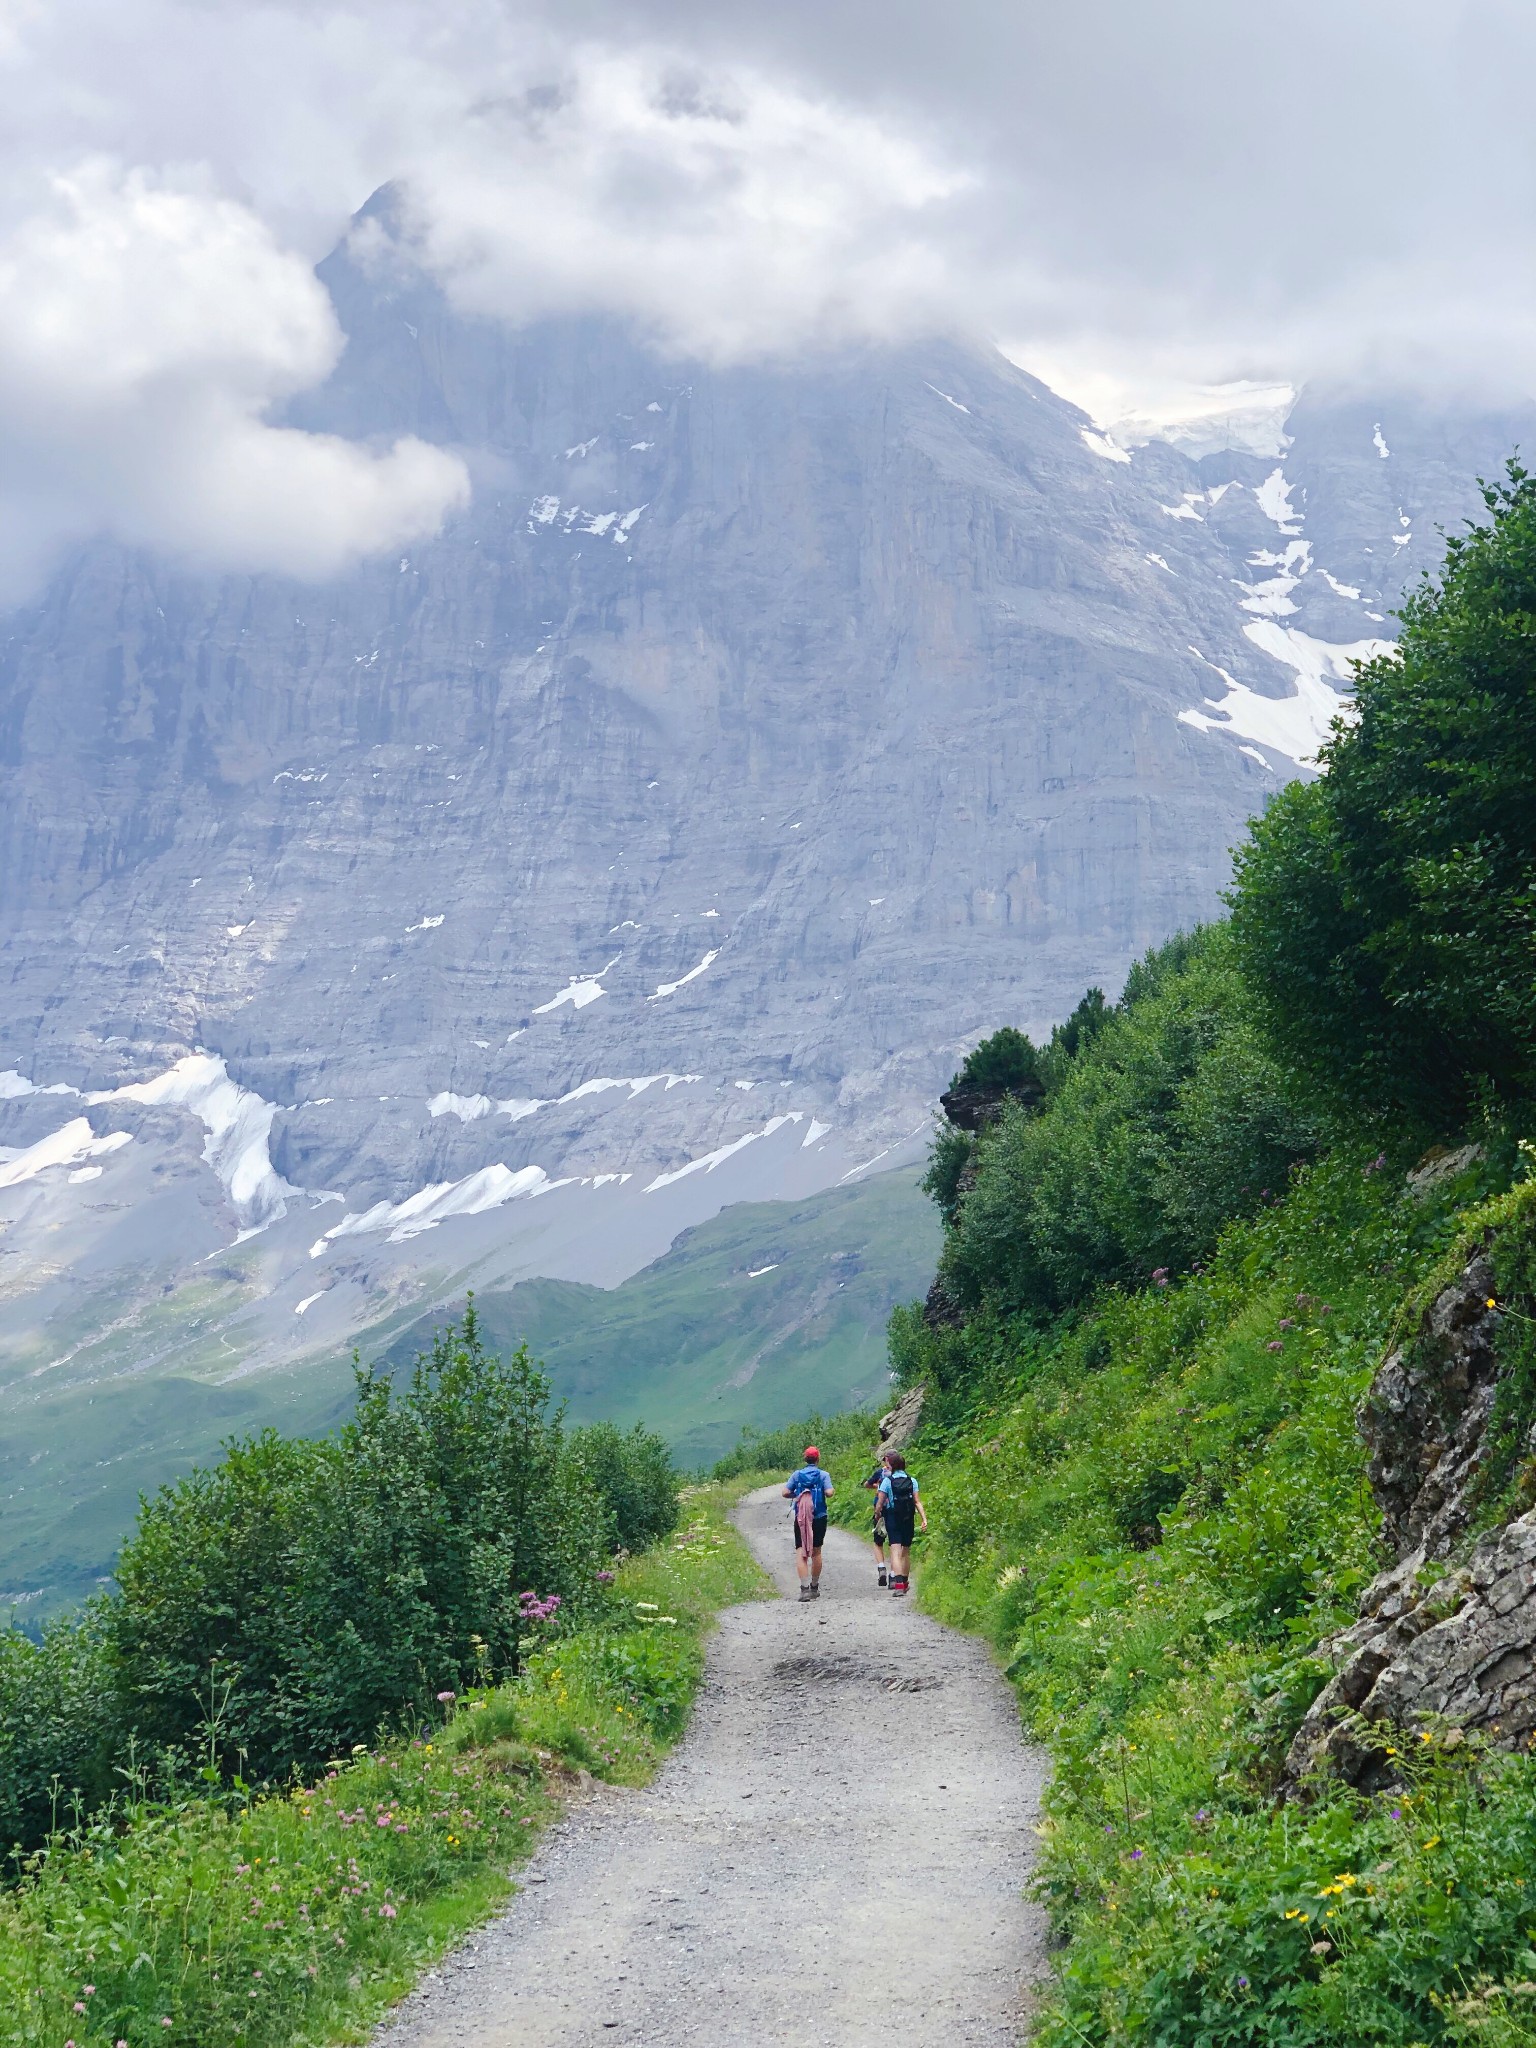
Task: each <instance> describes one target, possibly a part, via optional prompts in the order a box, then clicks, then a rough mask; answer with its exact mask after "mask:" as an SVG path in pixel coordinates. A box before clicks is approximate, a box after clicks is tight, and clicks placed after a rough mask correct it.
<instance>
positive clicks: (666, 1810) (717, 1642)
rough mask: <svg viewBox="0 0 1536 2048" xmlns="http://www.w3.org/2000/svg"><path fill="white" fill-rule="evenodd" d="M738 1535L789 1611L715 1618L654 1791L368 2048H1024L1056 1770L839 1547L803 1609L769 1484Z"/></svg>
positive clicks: (539, 1861) (572, 1846) (747, 1505)
mask: <svg viewBox="0 0 1536 2048" xmlns="http://www.w3.org/2000/svg"><path fill="white" fill-rule="evenodd" d="M736 1520H737V1524H738V1526H739V1527H740V1529H741V1531H742V1533H743V1535H744V1536H745V1537H746V1539H747V1541H748V1543H749V1544H750V1545H751V1547H752V1549H753V1551H754V1553H755V1554H756V1556H757V1557H758V1558H759V1560H760V1561H761V1562H762V1563H763V1564H764V1565H765V1566H766V1567H767V1568H768V1570H769V1571H770V1572H771V1573H772V1575H773V1578H774V1580H775V1582H776V1584H777V1586H778V1588H779V1591H780V1594H781V1596H782V1597H781V1598H780V1599H779V1600H776V1601H764V1602H758V1603H754V1604H752V1605H748V1606H741V1607H733V1608H729V1609H728V1610H727V1611H726V1612H725V1613H724V1614H722V1616H721V1617H720V1625H719V1627H718V1629H717V1630H716V1631H715V1633H714V1635H713V1636H712V1638H711V1639H710V1644H709V1658H708V1666H707V1669H706V1673H705V1678H704V1683H703V1685H702V1687H701V1688H700V1691H699V1695H698V1699H697V1702H696V1705H695V1708H694V1713H693V1718H692V1720H691V1722H690V1724H689V1727H688V1732H687V1734H686V1735H685V1736H684V1738H683V1740H682V1741H681V1742H680V1743H679V1745H678V1747H677V1748H676V1749H675V1750H674V1751H673V1753H672V1755H671V1756H670V1757H669V1758H668V1759H667V1761H666V1762H665V1764H664V1765H663V1766H662V1768H661V1770H660V1771H659V1772H658V1773H657V1775H656V1777H655V1779H654V1780H653V1781H652V1783H651V1784H650V1785H649V1786H648V1787H646V1788H645V1789H644V1790H643V1791H638V1792H637V1791H625V1790H616V1789H613V1788H608V1787H599V1788H597V1789H596V1790H595V1791H594V1792H593V1793H592V1794H591V1795H590V1796H588V1797H585V1798H583V1799H582V1800H580V1801H579V1802H578V1803H577V1804H576V1805H575V1806H574V1808H573V1809H572V1811H571V1813H570V1814H569V1815H568V1817H567V1818H566V1819H565V1820H564V1821H562V1822H561V1823H560V1824H559V1825H558V1826H557V1827H556V1828H554V1829H553V1830H552V1831H551V1833H550V1834H549V1836H548V1837H547V1838H546V1840H545V1841H544V1842H543V1844H542V1845H541V1846H540V1848H539V1850H538V1852H537V1853H536V1855H535V1856H534V1858H533V1860H532V1862H531V1863H530V1864H529V1865H528V1866H527V1868H526V1869H525V1870H524V1871H523V1872H522V1873H520V1876H519V1885H520V1887H521V1888H520V1889H519V1891H518V1893H517V1896H516V1897H515V1898H514V1899H513V1900H512V1902H511V1903H510V1905H509V1906H508V1907H507V1908H506V1909H505V1910H504V1911H503V1912H502V1913H501V1914H500V1915H499V1916H498V1917H497V1918H496V1919H495V1920H493V1921H491V1922H489V1923H488V1924H487V1925H486V1926H485V1927H483V1928H481V1929H480V1930H479V1931H478V1932H477V1933H475V1934H473V1935H471V1936H469V1937H468V1938H467V1939H466V1940H465V1941H464V1942H462V1943H461V1944H460V1945H459V1946H458V1947H457V1948H456V1949H455V1950H454V1951H453V1952H452V1953H451V1954H450V1955H448V1956H446V1957H445V1958H444V1959H443V1962H442V1964H441V1965H440V1967H439V1968H438V1969H436V1970H434V1971H433V1972H432V1973H431V1975H430V1976H428V1977H427V1978H426V1979H425V1980H424V1981H423V1982H422V1984H421V1985H420V1986H418V1988H417V1989H416V1990H415V1991H413V1992H412V1993H411V1994H410V1996H409V1997H407V1998H406V1999H405V2000H404V2001H403V2003H402V2004H401V2005H400V2006H399V2007H398V2008H397V2009H396V2012H395V2013H394V2015H393V2016H392V2018H391V2019H390V2020H389V2021H388V2022H387V2023H386V2024H385V2026H384V2027H383V2028H382V2029H381V2030H380V2031H379V2033H377V2034H376V2035H375V2037H374V2048H450V2044H451V2048H574V2044H577V2043H580V2044H587V2043H595V2042H617V2043H625V2044H644V2048H734V2044H736V2043H743V2044H746V2043H754V2044H756V2043H761V2044H763V2048H781V2044H782V2048H790V2044H794V2048H804V2044H805V2043H806V2042H807V2041H813V2042H816V2043H819V2044H822V2048H843V2044H844V2043H849V2044H852V2043H855V2042H858V2041H861V2040H864V2039H866V2038H868V2037H869V2036H870V2035H871V2034H874V2035H878V2034H880V2033H882V2032H890V2031H892V2030H893V2029H894V2030H895V2032H896V2033H897V2034H898V2035H899V2037H900V2039H901V2041H902V2044H903V2048H930V2044H931V2048H939V2044H940V2043H942V2044H944V2048H953V2044H957V2043H965V2044H985V2048H1012V2044H1014V2043H1016V2042H1018V2041H1019V2040H1021V2039H1022V2038H1023V2035H1024V2030H1025V2027H1026V2025H1027V2012H1028V2008H1029V2004H1030V1989H1031V1986H1032V1984H1033V1983H1034V1982H1035V1981H1036V1980H1037V1979H1038V1978H1039V1976H1040V1975H1041V1974H1042V1972H1043V1970H1044V1954H1045V1923H1044V1916H1043V1915H1042V1913H1041V1912H1040V1911H1039V1909H1038V1908H1037V1907H1034V1906H1031V1905H1030V1904H1029V1903H1028V1902H1027V1901H1026V1899H1025V1898H1024V1896H1023V1888H1024V1886H1025V1884H1026V1882H1027V1880H1028V1876H1029V1868H1030V1863H1031V1860H1032V1854H1033V1849H1034V1842H1035V1836H1034V1823H1035V1821H1036V1819H1037V1818H1038V1812H1039V1801H1040V1792H1041V1788H1042V1785H1043V1783H1044V1777H1045V1763H1044V1758H1043V1756H1042V1755H1041V1753H1040V1752H1039V1751H1038V1750H1035V1749H1031V1748H1030V1747H1029V1746H1028V1745H1026V1744H1025V1742H1024V1741H1023V1739H1022V1736H1021V1733H1020V1728H1019V1718H1018V1710H1017V1707H1016V1705H1015V1702H1014V1699H1013V1695H1012V1693H1011V1692H1010V1690H1009V1688H1008V1685H1007V1683H1006V1681H1005V1680H1004V1679H1003V1677H1002V1676H1001V1674H1000V1673H999V1672H998V1670H997V1668H996V1667H995V1665H994V1664H993V1663H992V1661H991V1659H990V1658H989V1656H988V1654H987V1651H986V1649H985V1647H984V1646H983V1645H982V1644H981V1643H979V1642H977V1641H975V1640H974V1639H972V1638H970V1637H968V1636H963V1635H959V1634H957V1633H955V1632H954V1631H953V1630H951V1629H946V1628H943V1627H941V1626H940V1625H939V1624H938V1623H937V1622H935V1621H931V1620H929V1619H928V1617H927V1616H925V1615H922V1614H919V1613H918V1612H917V1611H916V1610H915V1609H914V1608H913V1607H912V1606H911V1605H910V1604H909V1603H908V1602H907V1601H904V1600H896V1599H893V1598H892V1597H891V1595H890V1594H888V1593H885V1592H881V1591H878V1590H877V1589H876V1586H875V1574H874V1564H873V1559H872V1556H871V1553H870V1550H869V1547H868V1545H867V1544H864V1543H861V1542H858V1541H857V1540H856V1539H855V1538H854V1537H853V1536H850V1535H848V1534H846V1533H845V1532H843V1531H842V1530H839V1529H832V1530H829V1531H828V1534H827V1546H826V1552H825V1573H824V1577H823V1581H822V1585H823V1591H822V1595H821V1598H820V1599H819V1600H817V1601H814V1602H811V1603H807V1604H804V1605H802V1604H800V1603H798V1602H797V1601H796V1600H795V1597H794V1596H795V1591H796V1586H795V1575H794V1563H793V1555H792V1549H791V1544H792V1534H791V1528H790V1521H789V1504H788V1502H787V1501H784V1500H782V1499H780V1498H779V1495H778V1490H777V1488H767V1489H764V1490H763V1491H762V1492H759V1493H754V1494H749V1495H748V1496H747V1498H746V1499H745V1500H744V1501H743V1502H742V1504H741V1506H740V1508H739V1509H738V1510H737V1515H736Z"/></svg>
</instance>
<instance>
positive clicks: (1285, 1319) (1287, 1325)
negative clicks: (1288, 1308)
mask: <svg viewBox="0 0 1536 2048" xmlns="http://www.w3.org/2000/svg"><path fill="white" fill-rule="evenodd" d="M1295 1327H1296V1318H1295V1317H1294V1316H1282V1317H1281V1318H1280V1328H1281V1329H1282V1330H1294V1329H1295Z"/></svg>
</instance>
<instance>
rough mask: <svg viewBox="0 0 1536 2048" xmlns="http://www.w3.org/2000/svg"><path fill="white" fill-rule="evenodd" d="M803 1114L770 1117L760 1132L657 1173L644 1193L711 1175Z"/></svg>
mask: <svg viewBox="0 0 1536 2048" xmlns="http://www.w3.org/2000/svg"><path fill="white" fill-rule="evenodd" d="M803 1114H804V1112H803V1111H801V1110H798V1109H791V1110H788V1111H786V1113H785V1114H784V1115H783V1116H771V1117H769V1119H768V1121H767V1123H765V1124H764V1125H763V1127H762V1129H761V1130H760V1131H747V1132H745V1133H744V1134H743V1135H742V1136H741V1137H739V1138H735V1139H733V1140H732V1141H731V1143H730V1144H729V1145H720V1146H717V1147H716V1149H715V1150H714V1151H713V1152H706V1153H705V1154H704V1155H703V1157H702V1158H699V1159H690V1160H689V1161H688V1163H687V1165H686V1166H679V1167H676V1168H674V1170H673V1171H672V1172H671V1173H658V1174H657V1176H656V1178H655V1179H654V1180H653V1181H648V1182H647V1183H646V1187H645V1192H646V1193H647V1194H648V1195H653V1194H655V1192H656V1190H657V1189H658V1188H669V1187H671V1186H672V1185H673V1183H674V1182H675V1181H680V1180H686V1179H687V1177H688V1175H689V1174H690V1173H713V1172H714V1170H715V1168H716V1167H717V1166H720V1165H722V1164H723V1163H724V1162H725V1161H726V1160H727V1159H734V1158H735V1156H736V1154H737V1153H738V1152H741V1151H744V1150H745V1149H746V1147H747V1146H748V1145H755V1144H756V1143H757V1141H758V1139H759V1138H771V1137H772V1136H773V1134H774V1132H775V1131H777V1130H782V1129H783V1127H784V1125H785V1124H797V1123H799V1122H800V1121H801V1118H802V1116H803Z"/></svg>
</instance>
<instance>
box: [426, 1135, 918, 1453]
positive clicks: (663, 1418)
mask: <svg viewBox="0 0 1536 2048" xmlns="http://www.w3.org/2000/svg"><path fill="white" fill-rule="evenodd" d="M938 1241H939V1229H938V1221H937V1218H936V1217H934V1215H933V1213H932V1210H931V1208H930V1206H929V1204H928V1203H927V1202H926V1201H925V1200H924V1199H923V1197H922V1195H921V1194H920V1193H919V1191H918V1188H917V1184H916V1176H915V1175H914V1174H911V1173H891V1174H881V1175H879V1176H877V1177H875V1178H872V1179H870V1180H867V1181H863V1182H861V1183H859V1184H858V1185H857V1186H855V1187H851V1188H842V1189H836V1190H834V1191H832V1192H831V1193H829V1194H825V1195H816V1196H813V1197H812V1198H811V1199H810V1200H808V1201H805V1202H800V1203H786V1202H759V1203H743V1204H741V1205H740V1206H738V1207H736V1208H732V1209H727V1210H725V1211H724V1212H723V1213H722V1214H721V1215H719V1216H717V1217H715V1218H714V1219H713V1220H712V1221H711V1222H709V1223H705V1224H702V1225H701V1226H700V1227H699V1228H698V1229H697V1230H691V1231H688V1232H686V1233H685V1234H684V1235H683V1236H682V1237H680V1238H679V1239H678V1240H677V1242H676V1244H675V1245H674V1246H673V1247H672V1249H671V1251H670V1252H668V1254H667V1256H666V1257H665V1258H664V1259H658V1260H657V1262H656V1263H655V1265H653V1266H648V1267H647V1268H646V1269H645V1271H644V1272H643V1273H637V1274H636V1275H635V1276H634V1278H633V1279H631V1280H626V1281H625V1282H624V1284H623V1286H621V1287H615V1288H612V1289H604V1288H599V1287H579V1286H573V1285H571V1284H569V1283H567V1282H564V1281H558V1280H531V1281H526V1282H524V1284H523V1285H522V1286H520V1287H517V1288H514V1289H513V1290H512V1292H511V1293H509V1294H502V1295H484V1296H481V1297H480V1298H479V1300H478V1303H477V1306H478V1308H479V1311H480V1316H481V1321H482V1323H483V1324H484V1326H485V1328H486V1329H487V1331H489V1332H490V1333H491V1334H492V1336H493V1337H494V1339H495V1340H496V1341H497V1342H499V1343H501V1344H503V1345H507V1344H513V1343H516V1342H518V1341H521V1340H524V1339H526V1341H527V1344H528V1347H529V1349H530V1350H531V1351H532V1352H533V1353H534V1355H535V1356H536V1357H538V1358H541V1359H542V1360H543V1361H544V1364H545V1368H546V1370H547V1371H548V1372H549V1375H550V1377H551V1379H552V1380H553V1381H554V1384H555V1388H556V1391H557V1392H558V1393H559V1394H560V1395H562V1396H563V1397H564V1398H565V1399H566V1400H567V1401H569V1403H570V1407H571V1413H572V1415H573V1416H574V1417H575V1418H576V1419H577V1420H578V1421H587V1420H595V1419H597V1418H599V1417H603V1418H609V1419H611V1420H613V1421H616V1422H620V1423H629V1422H635V1421H644V1422H645V1424H646V1426H647V1427H648V1428H651V1429H655V1430H657V1431H659V1432H660V1433H661V1435H663V1436H664V1437H666V1438H667V1440H668V1442H669V1443H671V1445H672V1446H673V1449H674V1451H675V1452H676V1455H677V1457H678V1459H679V1461H680V1462H681V1463H682V1464H684V1465H694V1464H700V1463H704V1462H706V1461H708V1460H710V1459H712V1458H715V1457H718V1456H719V1455H720V1453H721V1452H722V1451H724V1450H725V1448H726V1446H727V1445H728V1444H730V1443H732V1442H734V1441H735V1439H736V1437H737V1436H738V1435H739V1434H740V1432H741V1430H742V1429H743V1427H745V1426H748V1425H750V1426H753V1427H758V1428H768V1429H771V1428H774V1427H775V1426H777V1425H779V1424H781V1423H784V1422H787V1421H789V1420H790V1419H791V1418H792V1417H793V1416H796V1415H799V1414H802V1413H804V1412H806V1411H807V1410H808V1409H810V1408H813V1407H820V1408H824V1409H827V1410H835V1409H838V1408H846V1407H860V1406H863V1405H865V1404H866V1403H868V1402H871V1401H875V1400H877V1399H879V1398H880V1397H881V1396H882V1395H883V1394H884V1392H885V1390H886V1388H887V1386H888V1384H889V1368H888V1365H887V1361H886V1344H885V1326H886V1322H887V1320H888V1319H889V1316H890V1312H891V1309H892V1307H893V1305H894V1304H895V1303H896V1302H897V1301H898V1300H899V1299H900V1298H901V1296H902V1294H903V1293H904V1292H905V1291H906V1288H907V1287H908V1285H909V1284H910V1282H909V1279H908V1276H909V1275H910V1273H911V1272H912V1271H913V1269H914V1267H922V1266H924V1265H927V1264H930V1263H931V1262H932V1260H933V1258H934V1256H935V1255H936V1253H937V1250H938ZM418 1341H419V1338H418V1336H417V1333H416V1332H414V1331H413V1332H410V1333H408V1335H407V1336H406V1337H405V1338H402V1339H400V1340H398V1341H397V1342H396V1344H395V1345H394V1346H393V1347H392V1349H391V1353H390V1355H391V1357H395V1358H400V1357H405V1356H408V1355H409V1352H410V1349H411V1348H412V1347H413V1346H414V1345H415V1344H416V1343H417V1342H418Z"/></svg>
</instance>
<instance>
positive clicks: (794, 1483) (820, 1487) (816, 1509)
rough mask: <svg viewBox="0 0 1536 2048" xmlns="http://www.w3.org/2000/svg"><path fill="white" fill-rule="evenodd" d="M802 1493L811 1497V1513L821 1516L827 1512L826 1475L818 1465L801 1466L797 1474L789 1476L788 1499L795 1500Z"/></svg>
mask: <svg viewBox="0 0 1536 2048" xmlns="http://www.w3.org/2000/svg"><path fill="white" fill-rule="evenodd" d="M802 1493H808V1494H810V1495H811V1513H812V1514H813V1515H817V1516H821V1515H824V1514H825V1513H826V1512H827V1475H826V1473H825V1472H823V1471H822V1469H821V1467H820V1466H819V1465H802V1466H801V1467H800V1470H799V1471H798V1472H791V1473H790V1475H789V1497H790V1499H791V1500H797V1499H798V1498H799V1496H800V1495H801V1494H802Z"/></svg>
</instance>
